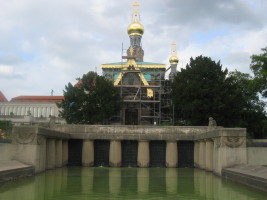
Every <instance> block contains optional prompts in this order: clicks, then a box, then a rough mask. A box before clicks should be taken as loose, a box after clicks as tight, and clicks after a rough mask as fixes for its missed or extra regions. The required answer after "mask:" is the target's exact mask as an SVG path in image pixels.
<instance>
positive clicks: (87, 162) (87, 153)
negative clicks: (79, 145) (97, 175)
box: [82, 140, 94, 167]
mask: <svg viewBox="0 0 267 200" xmlns="http://www.w3.org/2000/svg"><path fill="white" fill-rule="evenodd" d="M82 165H83V166H84V167H89V166H93V165H94V141H92V140H83V149H82Z"/></svg>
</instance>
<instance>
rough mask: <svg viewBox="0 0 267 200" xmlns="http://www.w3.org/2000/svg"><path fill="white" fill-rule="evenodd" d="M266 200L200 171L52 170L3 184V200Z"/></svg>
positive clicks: (236, 185)
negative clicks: (163, 199)
mask: <svg viewBox="0 0 267 200" xmlns="http://www.w3.org/2000/svg"><path fill="white" fill-rule="evenodd" d="M88 198H90V199H126V198H127V199H152V198H153V199H162V198H168V199H216V200H217V199H218V200H224V199H227V200H228V199H235V200H238V199H242V200H252V199H266V193H261V192H258V191H254V190H252V189H249V188H247V187H244V186H241V185H238V184H235V183H232V182H230V181H226V180H224V179H221V178H220V177H217V176H214V175H213V174H211V173H208V172H205V171H201V170H197V169H175V168H150V169H148V168H105V167H103V168H86V167H84V168H82V167H69V168H62V169H56V170H50V171H47V172H45V173H42V174H39V175H37V176H35V177H31V178H25V179H24V180H19V181H15V182H10V183H6V184H2V185H0V199H5V200H11V199H22V200H24V199H25V200H31V199H32V200H35V199H38V200H46V199H79V200H80V199H81V200H82V199H88Z"/></svg>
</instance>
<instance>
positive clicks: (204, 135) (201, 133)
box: [13, 125, 246, 142]
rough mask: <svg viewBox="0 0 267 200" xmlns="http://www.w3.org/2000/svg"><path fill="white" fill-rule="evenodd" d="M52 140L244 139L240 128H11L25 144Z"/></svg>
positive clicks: (68, 126) (99, 126)
mask: <svg viewBox="0 0 267 200" xmlns="http://www.w3.org/2000/svg"><path fill="white" fill-rule="evenodd" d="M37 134H38V137H39V136H43V137H46V138H54V139H88V140H97V139H99V140H165V141H179V140H185V141H186V140H188V141H196V140H199V141H201V140H207V139H212V138H217V137H245V136H246V129H244V128H223V127H208V126H127V125H57V126H55V127H53V128H43V127H32V126H28V127H26V126H25V127H24V126H22V127H14V128H13V135H14V136H15V137H14V138H17V140H19V142H20V140H25V138H26V139H27V138H28V140H29V139H31V138H34V135H37Z"/></svg>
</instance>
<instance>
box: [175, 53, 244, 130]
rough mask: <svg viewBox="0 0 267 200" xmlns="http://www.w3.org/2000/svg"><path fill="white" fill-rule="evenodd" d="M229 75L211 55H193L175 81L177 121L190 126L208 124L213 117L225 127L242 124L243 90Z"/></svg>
mask: <svg viewBox="0 0 267 200" xmlns="http://www.w3.org/2000/svg"><path fill="white" fill-rule="evenodd" d="M227 74H228V70H227V69H225V70H222V65H221V64H220V62H217V63H216V62H215V61H213V60H211V58H209V57H203V56H198V57H196V58H195V59H193V58H191V59H190V63H189V64H187V65H186V68H185V69H181V71H180V72H178V73H177V74H176V75H175V77H174V81H173V84H172V98H173V102H174V107H175V113H176V116H175V117H176V120H177V121H178V122H183V123H184V124H187V125H207V124H208V118H209V117H213V118H214V119H215V120H216V121H217V123H218V125H221V126H228V127H229V126H238V125H239V124H241V122H240V120H241V118H242V117H241V112H240V110H242V109H243V100H242V98H240V96H241V91H240V90H237V88H236V84H234V82H233V80H232V79H230V78H227Z"/></svg>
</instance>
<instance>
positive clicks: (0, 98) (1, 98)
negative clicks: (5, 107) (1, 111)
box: [0, 91, 8, 102]
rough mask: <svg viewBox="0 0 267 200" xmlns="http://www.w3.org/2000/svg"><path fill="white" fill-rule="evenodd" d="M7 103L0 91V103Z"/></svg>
mask: <svg viewBox="0 0 267 200" xmlns="http://www.w3.org/2000/svg"><path fill="white" fill-rule="evenodd" d="M6 101H8V100H7V98H6V97H5V95H4V94H3V93H2V92H1V91H0V102H6Z"/></svg>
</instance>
